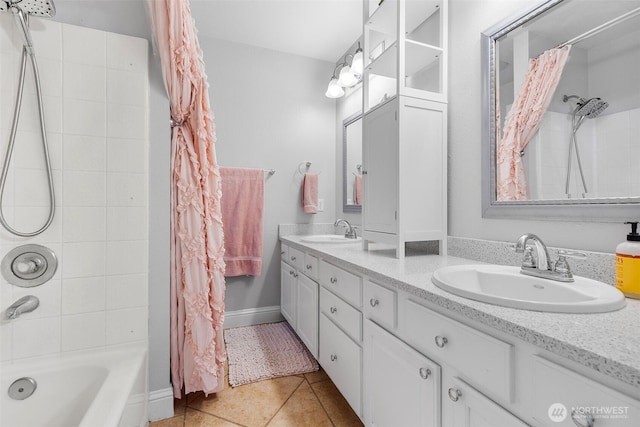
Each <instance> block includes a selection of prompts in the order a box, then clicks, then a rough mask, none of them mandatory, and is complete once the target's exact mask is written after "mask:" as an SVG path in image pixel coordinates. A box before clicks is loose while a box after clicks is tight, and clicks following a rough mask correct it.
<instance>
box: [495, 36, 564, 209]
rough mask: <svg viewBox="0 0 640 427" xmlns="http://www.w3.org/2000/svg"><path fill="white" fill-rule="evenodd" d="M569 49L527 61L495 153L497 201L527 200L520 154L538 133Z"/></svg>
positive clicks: (548, 52)
mask: <svg viewBox="0 0 640 427" xmlns="http://www.w3.org/2000/svg"><path fill="white" fill-rule="evenodd" d="M570 50H571V46H570V45H567V46H565V47H562V48H559V49H551V50H547V51H545V52H544V53H542V54H541V55H540V56H539V57H537V58H535V59H532V60H530V61H529V69H528V70H527V74H526V76H525V79H524V82H523V83H522V87H521V88H520V92H519V93H518V97H517V99H516V100H515V102H514V103H513V106H512V107H511V110H510V111H509V114H507V118H506V121H505V126H504V135H503V137H502V139H500V142H499V143H498V147H497V150H496V190H497V199H498V200H500V201H507V200H526V199H527V180H526V177H525V176H524V168H523V166H522V161H521V155H520V153H521V152H522V150H524V148H525V147H526V146H527V144H528V143H529V141H530V140H531V138H532V137H533V135H534V134H535V133H536V131H537V130H538V126H539V125H540V122H541V121H542V117H543V116H544V113H545V112H546V111H547V108H548V107H549V103H550V102H551V98H552V97H553V94H554V92H555V90H556V87H557V86H558V82H559V81H560V76H561V75H562V70H563V69H564V66H565V64H566V62H567V59H568V58H569V51H570ZM498 123H499V122H498Z"/></svg>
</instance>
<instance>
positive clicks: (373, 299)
mask: <svg viewBox="0 0 640 427" xmlns="http://www.w3.org/2000/svg"><path fill="white" fill-rule="evenodd" d="M369 304H370V305H371V307H376V306H377V305H378V304H380V301H378V299H377V298H371V299H370V300H369Z"/></svg>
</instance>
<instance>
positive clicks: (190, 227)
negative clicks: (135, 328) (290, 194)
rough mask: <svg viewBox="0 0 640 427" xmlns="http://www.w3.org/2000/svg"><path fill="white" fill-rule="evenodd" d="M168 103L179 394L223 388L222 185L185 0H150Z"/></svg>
mask: <svg viewBox="0 0 640 427" xmlns="http://www.w3.org/2000/svg"><path fill="white" fill-rule="evenodd" d="M150 5H151V14H152V18H153V21H154V31H155V37H156V43H157V47H158V51H159V53H160V59H161V64H162V72H163V75H164V80H165V85H166V89H167V92H168V94H169V101H170V104H171V120H172V130H171V151H172V165H171V171H172V183H171V187H172V188H171V203H172V207H171V210H172V211H171V379H172V383H173V391H174V395H175V396H176V397H180V396H181V389H182V387H184V391H185V393H190V392H193V391H204V392H205V394H209V393H215V392H217V391H220V390H222V388H223V387H224V362H225V360H226V352H225V347H224V340H223V332H222V323H223V320H224V292H225V279H224V270H225V265H224V261H223V256H224V245H223V238H224V236H223V229H222V217H221V211H220V196H221V181H220V174H219V172H218V165H217V162H216V153H215V146H214V144H215V125H214V122H213V114H212V113H211V111H210V106H209V96H208V93H207V77H206V75H205V72H204V62H203V61H202V50H201V49H200V46H199V44H198V38H197V35H196V28H195V24H194V22H193V18H192V16H191V11H190V9H189V2H188V0H151V1H150Z"/></svg>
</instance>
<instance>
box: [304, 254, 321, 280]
mask: <svg viewBox="0 0 640 427" xmlns="http://www.w3.org/2000/svg"><path fill="white" fill-rule="evenodd" d="M302 271H304V274H306V275H307V276H309V277H310V278H312V279H313V280H316V281H317V280H318V258H316V257H314V256H313V255H309V254H304V270H302Z"/></svg>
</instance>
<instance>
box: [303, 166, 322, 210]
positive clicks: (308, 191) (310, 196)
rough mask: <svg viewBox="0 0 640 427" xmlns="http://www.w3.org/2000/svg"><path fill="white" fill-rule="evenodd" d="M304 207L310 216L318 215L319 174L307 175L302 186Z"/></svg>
mask: <svg viewBox="0 0 640 427" xmlns="http://www.w3.org/2000/svg"><path fill="white" fill-rule="evenodd" d="M302 207H303V208H304V211H305V212H306V213H308V214H315V213H318V174H317V173H305V174H304V184H303V186H302Z"/></svg>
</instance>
